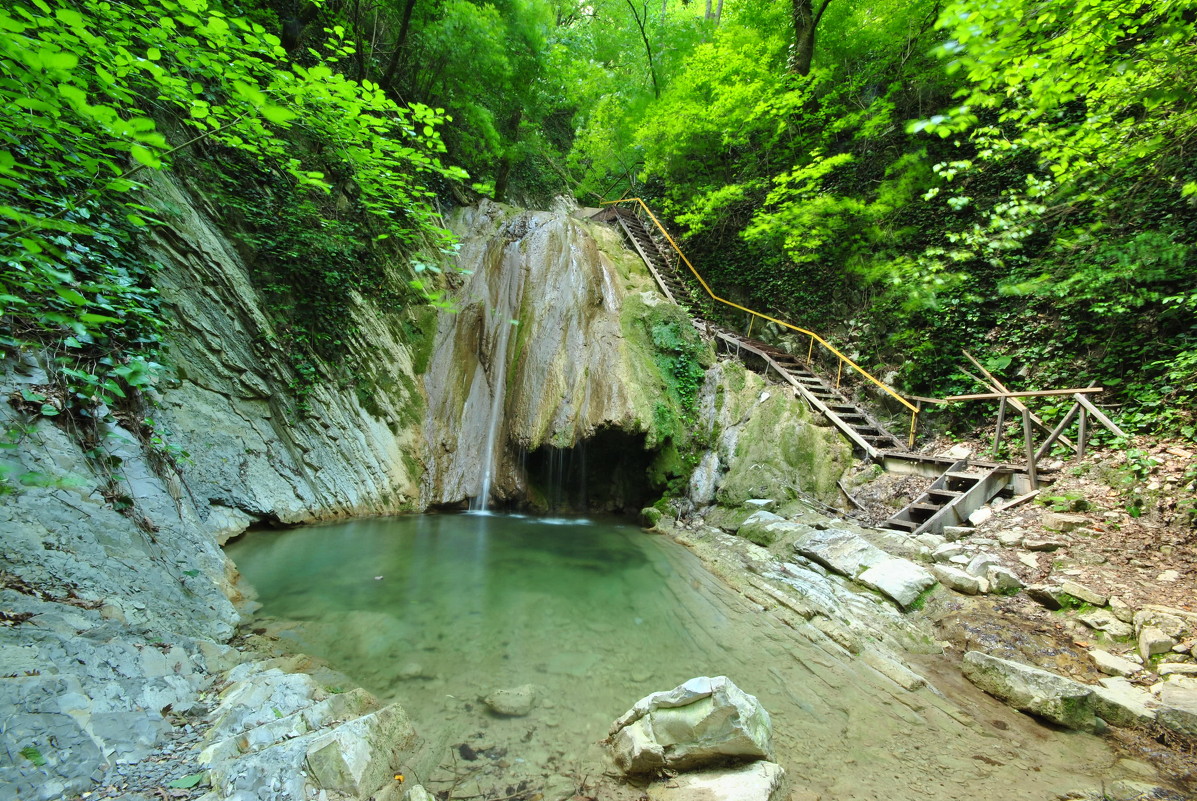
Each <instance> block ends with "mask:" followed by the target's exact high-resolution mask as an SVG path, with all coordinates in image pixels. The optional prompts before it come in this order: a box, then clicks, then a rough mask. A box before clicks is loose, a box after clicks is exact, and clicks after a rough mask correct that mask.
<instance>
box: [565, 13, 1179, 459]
mask: <svg viewBox="0 0 1197 801" xmlns="http://www.w3.org/2000/svg"><path fill="white" fill-rule="evenodd" d="M786 12H787V8H786V7H785V6H784V5H783V6H767V5H766V4H760V3H751V4H749V6H746V7H745V8H744V9H742V10H736V11H735V12H733V13H731V14H729V16H728V17H727V18H725V19H724V21H723V22H722V24H720V25H719V26H718V28H717V29H715V30H713V31H708V32H705V34H704V37H703V39H702V40H701V41H684V40H679V45H680V46H679V48H678V50H677V54H675V56H674V58H673V61H672V62H671V63H672V67H671V68H670V70H668V71H667V72H666V80H665V81H664V82H663V83H664V86H663V89H662V91H661V93H660V97H659V98H652V97H646V96H645V95H644V93H643V92H641V93H640V94H638V95H634V93H632V92H630V91H629V90H628V89H626V88H625V87H623V86H622V85H621V86H619V88H618V89H617V90H615V91H616V95H615V96H613V97H611V98H609V99H607V100H605V101H598V102H596V103H594V104H593V107H592V108H591V109H590V110H589V111H587V112H586V113H584V114H583V115H581V117H580V120H581V123H582V125H581V128H580V130H579V135H578V137H577V139H576V140H575V142H574V154H573V155H572V156H571V160H572V162H571V163H574V164H577V165H579V166H580V167H585V168H586V169H588V170H590V177H588V178H587V181H586V183H585V184H584V187H585V188H587V189H589V188H592V187H600V186H602V187H604V188H609V187H612V186H614V187H619V189H617V190H616V191H617V192H618V191H622V189H623V187H624V186H625V185H627V184H628V183H629V182H628V181H627V180H626V179H627V178H628V174H629V173H630V172H631V171H632V170H634V169H635V159H636V157H638V156H641V155H642V156H643V162H642V166H641V167H640V171H639V173H638V174H636V175H635V176H632V177H633V180H632V181H631V183H632V184H637V183H639V184H640V186H636V187H635V188H636V191H637V193H638V194H641V195H644V196H648V197H652V198H655V199H657V200H658V201H659V205H660V206H661V207H663V208H664V210H665V211H666V212H667V213H668V214H669V215H670V216H672V218H673V221H674V222H675V223H676V224H678V225H680V226H682V227H683V228H685V229H687V237H686V242H685V247H686V250H687V251H688V253H689V254H690V255H691V257H692V259H693V260H694V261H695V262H696V264H698V266H699V268H700V270H702V271H703V273H704V274H705V275H706V277H707V278H708V279H709V280H710V281H711V282H712V283H713V285H714V287H715V289H716V291H717V292H719V293H720V294H721V295H723V296H724V297H728V298H731V299H733V300H737V301H740V302H743V303H744V304H745V305H747V306H750V307H753V308H757V309H760V310H762V311H766V312H773V313H775V314H777V315H779V316H781V317H783V318H786V319H790V320H792V321H794V322H796V323H798V324H801V325H804V326H806V327H810V328H814V329H815V330H819V331H821V332H823V333H825V334H827V335H830V336H832V337H833V338H835V339H837V340H839V341H843V339H844V338H848V339H850V340H851V342H852V347H853V348H854V349H855V350H856V352H857V353H858V354H859V356H860V361H862V362H863V363H864V364H865V366H866V367H868V368H870V369H872V371H873V372H892V373H893V374H895V375H896V376H897V382H898V384H899V386H900V388H902V389H905V390H907V391H908V392H916V393H918V394H928V395H934V394H948V393H962V392H964V391H967V390H970V389H973V387H972V385H971V382H969V381H968V380H966V379H965V378H963V377H961V376H960V374H959V373H958V368H959V367H960V366H961V361H960V357H959V350H960V348H962V347H963V348H967V349H969V350H970V351H972V352H974V353H977V354H979V355H981V356H982V357H983V358H986V359H994V360H997V364H995V369H996V370H997V372H999V373H1000V374H1001V375H1003V376H1005V377H1007V378H1009V377H1010V376H1013V375H1018V376H1019V377H1020V378H1019V381H1018V385H1019V387H1020V388H1022V387H1026V388H1037V387H1059V386H1074V385H1077V384H1085V383H1088V382H1090V381H1093V382H1096V383H1099V384H1101V385H1102V386H1105V387H1106V388H1107V390H1108V394H1107V395H1106V396H1104V398H1105V399H1107V400H1109V401H1111V402H1113V403H1114V404H1118V405H1119V407H1120V408H1119V411H1118V416H1119V423H1120V424H1121V425H1123V427H1124V428H1126V429H1128V430H1131V431H1134V432H1136V433H1146V432H1149V431H1158V430H1166V431H1169V432H1171V433H1174V434H1180V435H1182V436H1186V437H1189V438H1194V437H1197V411H1195V410H1197V314H1195V312H1197V298H1195V293H1194V289H1193V288H1194V287H1195V286H1197V252H1195V251H1194V247H1193V243H1194V242H1195V241H1197V217H1194V215H1193V208H1194V202H1195V200H1197V181H1194V179H1193V164H1192V157H1191V152H1192V148H1193V145H1194V143H1195V141H1197V115H1194V113H1193V112H1194V105H1193V104H1194V102H1195V101H1194V98H1195V96H1194V95H1193V93H1192V90H1191V87H1192V85H1193V84H1194V82H1195V81H1194V79H1195V78H1197V74H1195V73H1197V20H1194V19H1193V17H1192V14H1191V10H1187V9H1186V7H1185V5H1184V4H1182V3H1177V2H1166V3H1162V4H1158V5H1156V6H1153V7H1151V8H1150V9H1147V8H1139V7H1130V6H1123V5H1118V4H1117V3H1115V2H1113V0H1086V1H1085V2H1082V3H1080V4H1077V3H1071V2H1064V0H1051V2H1048V3H1047V4H1043V3H1032V2H1030V1H1029V0H992V2H986V3H983V4H981V5H977V4H976V3H974V2H971V0H968V1H965V0H961V1H960V2H955V3H952V4H949V5H948V6H946V7H942V8H941V7H940V6H938V5H937V4H934V3H930V2H920V3H917V4H904V5H899V4H896V3H891V4H887V5H886V6H885V7H877V6H876V5H875V4H874V5H871V6H869V7H868V8H867V9H866V8H864V7H854V6H851V5H844V4H831V5H830V6H829V7H828V11H827V14H826V15H825V16H824V18H823V20H822V22H821V23H820V30H819V38H818V42H819V45H818V47H817V49H816V54H815V60H814V66H813V69H812V71H811V72H810V74H809V75H807V76H794V75H792V74H789V73H788V72H787V70H786V59H787V56H788V53H787V46H788V44H789V42H790V39H791V31H790V30H789V28H788V25H789V23H788V20H787V18H786V16H785V15H786ZM624 46H625V47H626V48H627V52H628V54H629V55H628V56H627V57H628V58H630V57H631V56H630V54H632V53H634V52H635V48H634V47H633V46H632V44H631V43H625V44H624ZM617 152H618V153H621V154H622V155H621V156H620V157H619V158H616V157H615V154H616V153H617ZM596 173H597V174H596ZM725 322H727V323H728V324H732V325H742V324H743V321H742V320H738V319H732V318H727V319H726V320H725ZM837 334H838V336H837ZM757 335H761V336H765V337H766V338H770V337H773V338H778V335H777V334H776V333H771V332H769V331H767V330H766V331H765V332H760V331H758V332H757ZM873 368H875V369H873ZM982 407H983V405H982V404H975V405H973V406H971V407H969V408H968V410H967V411H966V412H965V413H964V418H965V419H964V420H962V421H958V422H963V423H965V424H967V423H968V422H969V420H968V417H969V415H970V414H972V415H975V416H979V415H986V416H988V415H990V414H991V410H990V409H988V408H982ZM1042 407H1043V408H1042V409H1039V408H1038V407H1037V411H1041V413H1042V414H1043V416H1044V417H1045V418H1047V419H1049V420H1055V419H1059V416H1060V415H1062V414H1064V412H1065V411H1066V407H1065V406H1064V404H1057V405H1052V404H1050V403H1047V402H1044V403H1043V404H1042ZM977 421H978V422H979V417H978V418H977ZM1098 436H1099V437H1104V436H1105V435H1104V434H1098Z"/></svg>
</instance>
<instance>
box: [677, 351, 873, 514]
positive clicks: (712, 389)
mask: <svg viewBox="0 0 1197 801" xmlns="http://www.w3.org/2000/svg"><path fill="white" fill-rule="evenodd" d="M737 387H738V388H737ZM698 430H699V431H700V432H704V434H705V436H706V437H707V438H708V439H709V440H710V441H711V442H712V443H713V445H714V449H715V452H716V453H717V455H718V457H719V468H720V476H719V478H718V479H717V484H718V489H717V491H716V495H715V500H716V501H717V503H718V504H719V505H720V506H723V507H728V508H739V507H742V506H743V504H744V502H745V501H747V500H748V499H750V498H770V499H773V500H775V501H777V502H778V504H779V505H780V506H784V505H785V504H786V503H787V502H790V501H794V500H800V499H802V498H804V497H814V498H816V499H819V500H820V501H823V502H825V503H829V504H834V503H837V502H838V496H839V490H838V487H837V486H836V482H837V480H838V479H839V478H840V477H841V476H842V475H843V473H844V471H845V470H846V469H847V468H848V466H849V465H850V464H851V458H852V454H851V447H850V445H849V444H848V443H847V442H846V441H845V440H844V439H843V437H842V436H841V435H840V434H839V432H837V431H836V430H835V429H833V428H831V427H830V426H828V425H826V423H825V422H824V421H823V420H822V418H820V417H817V416H816V415H815V414H814V413H813V412H811V411H810V409H809V408H808V407H807V405H806V404H805V403H804V402H802V401H801V400H799V399H798V398H796V397H794V395H793V393H792V392H791V391H790V390H789V389H788V388H786V387H782V386H777V385H770V384H766V383H765V381H764V379H762V378H761V377H760V376H759V375H757V374H755V373H752V372H748V371H747V370H745V369H744V367H743V365H741V364H739V363H736V362H721V363H720V364H719V365H718V366H717V367H716V368H714V369H713V370H711V371H710V373H709V375H708V379H707V384H706V386H705V387H704V389H703V395H702V400H701V403H700V415H699V424H698ZM744 517H747V514H745V515H744Z"/></svg>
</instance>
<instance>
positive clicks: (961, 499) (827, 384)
mask: <svg viewBox="0 0 1197 801" xmlns="http://www.w3.org/2000/svg"><path fill="white" fill-rule="evenodd" d="M619 202H629V203H630V202H636V203H639V205H640V208H642V209H643V210H644V212H645V213H646V214H647V215H648V217H649V218H651V219H652V222H653V223H655V225H656V228H657V229H658V230H659V231H660V232H661V235H662V236H663V237H664V238H665V239H666V240H668V243H669V245H670V247H668V248H667V247H665V246H664V244H663V243H662V242H661V241H660V240H659V239H658V238H657V237H656V236H654V235H653V233H652V232H651V230H650V229H649V227H648V226H647V225H646V224H645V222H644V220H642V219H641V217H640V216H639V215H638V214H636V213H635V211H633V210H632V209H626V208H620V207H619V206H618V205H608V206H607V207H606V208H604V209H602V210H593V209H590V210H586V211H585V213H584V215H583V216H587V217H589V218H590V219H593V220H597V221H600V222H608V223H613V224H615V225H618V226H619V228H620V229H622V230H623V232H624V234H625V235H626V236H627V239H628V241H629V242H630V243H631V245H632V247H633V248H635V250H636V252H637V253H638V254H639V255H640V258H641V259H643V260H644V263H645V265H646V266H647V267H648V269H649V272H650V273H652V276H653V278H654V279H655V280H656V282H657V285H658V286H659V287H660V288H661V291H662V292H663V293H664V294H665V297H667V298H668V299H669V300H670V301H672V302H674V303H676V304H678V305H679V306H682V307H684V308H685V309H686V310H687V311H689V312H690V316H691V319H692V320H693V322H694V325H695V326H696V327H697V328H698V329H699V330H701V331H703V332H704V333H706V334H708V335H709V336H712V337H714V338H715V340H716V341H717V342H718V344H719V346H720V347H722V348H723V349H724V350H725V351H726V352H728V353H730V354H732V355H734V356H735V357H736V358H738V359H739V360H740V361H741V362H743V363H744V364H745V366H747V367H749V368H750V369H754V370H756V371H758V372H767V371H768V370H770V369H771V370H773V371H774V372H775V373H777V375H778V377H779V378H780V379H781V380H782V381H784V382H785V383H787V384H789V385H790V386H791V387H792V388H793V390H794V392H795V393H796V394H797V395H798V396H799V397H801V398H803V399H805V400H806V401H807V403H809V404H810V406H811V407H812V408H814V409H815V410H817V411H818V412H820V413H821V414H822V415H823V416H824V417H826V418H827V420H828V421H829V422H831V424H832V425H834V426H835V427H836V428H837V429H839V431H840V432H842V433H843V434H844V436H846V437H847V438H848V439H849V440H851V441H852V442H853V444H854V445H855V446H856V447H857V449H858V450H859V451H860V452H861V453H863V454H865V455H867V456H868V457H870V458H872V459H873V460H874V461H876V462H878V463H879V464H881V465H883V466H884V467H885V468H886V469H887V470H897V471H898V472H905V473H909V472H917V473H924V474H926V473H928V472H929V474H930V475H938V478H936V479H935V481H934V483H932V485H931V486H930V487H929V488H928V489H927V491H926V492H924V493H923V494H922V495H921V496H920V497H918V498H916V499H915V501H914V502H913V503H911V504H909V505H908V506H907V507H906V508H904V509H902V510H901V511H900V512H898V513H897V514H895V515H894V516H893V517H891V518H890V519H889V520H887V521H886V522H885V524H884V525H885V527H887V528H890V529H894V530H897V531H903V532H906V533H908V534H910V535H912V536H913V535H916V534H923V533H939V532H941V531H942V530H943V528H944V526H958V525H963V524H965V523H966V522H967V521H968V518H969V516H970V515H971V514H972V513H973V512H975V511H976V510H977V509H979V508H981V507H982V506H984V505H985V504H986V503H988V502H989V501H991V500H992V499H993V498H994V497H995V496H996V495H997V494H998V493H999V492H1001V491H1002V490H1004V489H1005V488H1006V487H1007V486H1008V485H1010V483H1011V480H1012V478H1013V477H1014V474H1015V469H1014V468H1013V467H1010V466H1009V465H995V464H993V463H979V464H975V465H973V466H972V467H970V466H969V463H968V461H967V460H962V461H955V462H953V461H949V460H945V459H943V458H941V457H934V456H925V455H922V454H917V453H913V452H912V451H911V450H910V447H909V446H908V444H907V443H905V442H903V441H902V440H901V439H900V438H898V437H897V436H895V435H894V434H893V433H891V432H890V431H889V430H887V429H886V428H885V426H884V425H882V424H881V423H880V422H879V421H878V420H877V419H876V418H875V417H874V416H873V415H871V414H870V413H869V412H868V411H867V410H865V409H864V408H863V407H861V406H859V405H857V404H856V403H854V402H853V401H852V400H851V399H850V398H848V397H847V396H846V395H845V394H844V393H843V392H841V391H840V376H838V375H837V376H836V380H835V382H834V383H833V382H831V381H830V380H828V379H827V378H826V377H824V376H822V375H820V374H819V373H817V372H815V370H814V369H813V368H814V364H813V362H812V361H811V359H810V356H809V354H808V356H807V358H806V359H802V358H800V357H798V356H795V355H793V354H791V353H788V352H786V351H784V350H781V349H780V348H777V347H775V346H773V345H769V344H767V343H765V342H762V341H760V340H757V339H752V338H751V337H748V336H745V335H742V334H739V333H737V332H735V331H733V330H731V329H729V328H726V327H724V326H721V325H719V324H717V323H713V322H710V321H709V320H710V317H711V316H712V309H713V302H714V301H717V302H719V303H723V304H725V305H728V306H731V307H733V308H735V309H738V310H740V311H743V312H747V313H748V314H750V315H753V316H755V317H759V318H762V319H765V320H767V321H770V322H773V323H777V324H779V325H781V326H784V327H786V328H788V329H791V330H793V331H797V332H799V333H801V334H805V335H808V336H810V338H811V350H812V351H813V349H814V346H815V343H816V342H818V343H820V344H821V345H822V346H823V347H824V348H826V349H827V350H829V351H830V352H831V353H833V354H834V355H835V356H836V357H838V358H839V360H840V371H841V372H842V371H843V369H844V366H845V365H848V366H850V368H851V369H853V370H855V371H856V372H857V373H858V374H859V375H860V376H863V377H864V378H865V379H867V380H868V381H871V382H872V383H874V384H876V385H877V386H878V387H879V388H880V389H882V390H883V391H885V392H886V393H888V394H889V395H890V396H892V397H893V398H895V399H896V400H897V401H898V402H900V403H902V404H903V405H904V406H906V407H907V408H908V409H911V410H912V412H913V415H912V418H911V440H912V441H913V437H914V422H915V420H916V419H917V415H918V408H917V407H916V406H914V405H912V404H911V403H910V402H909V401H908V400H906V399H905V398H902V397H901V396H900V395H898V394H897V393H895V392H894V391H893V390H892V389H890V388H889V387H887V386H885V385H884V384H882V383H881V382H880V381H878V380H877V379H876V378H874V377H873V376H871V375H869V374H868V373H867V372H865V371H864V370H863V369H861V368H860V367H859V366H858V365H857V364H855V363H854V362H853V361H852V360H850V359H849V358H848V357H846V356H845V355H844V354H842V353H840V352H839V351H838V350H836V349H835V348H834V347H832V346H831V345H830V344H829V343H827V342H826V341H825V340H823V339H822V338H821V337H819V336H817V335H816V334H814V333H813V332H811V331H807V330H805V329H801V328H798V327H796V326H793V325H790V324H788V323H785V322H784V321H781V320H776V319H774V318H772V317H768V316H766V315H763V314H761V313H759V312H755V311H753V310H751V309H747V308H745V307H743V306H740V305H738V304H736V303H733V302H731V301H728V300H724V299H723V298H720V297H719V296H718V295H716V294H715V293H714V292H713V291H711V288H710V286H709V285H707V283H706V281H704V280H703V278H702V276H701V275H699V274H698V272H697V271H696V270H695V269H694V266H693V265H692V264H690V262H689V260H688V259H686V257H685V255H684V254H682V252H681V250H680V249H679V248H678V246H677V243H676V242H674V241H673V239H672V238H671V237H670V236H669V234H668V232H666V231H665V229H664V228H663V227H661V223H660V222H659V221H658V220H657V219H656V217H655V216H653V214H652V212H651V211H650V210H649V209H648V207H647V206H646V205H645V204H644V201H642V200H640V199H638V198H634V199H631V200H629V201H619ZM675 254H676V257H677V258H675ZM679 261H681V262H684V263H685V266H686V267H687V268H689V269H688V270H682V269H680V265H679ZM910 444H913V442H911V443H910ZM945 466H946V467H947V469H946V470H944V468H945ZM940 471H943V472H942V473H941V472H940Z"/></svg>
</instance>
